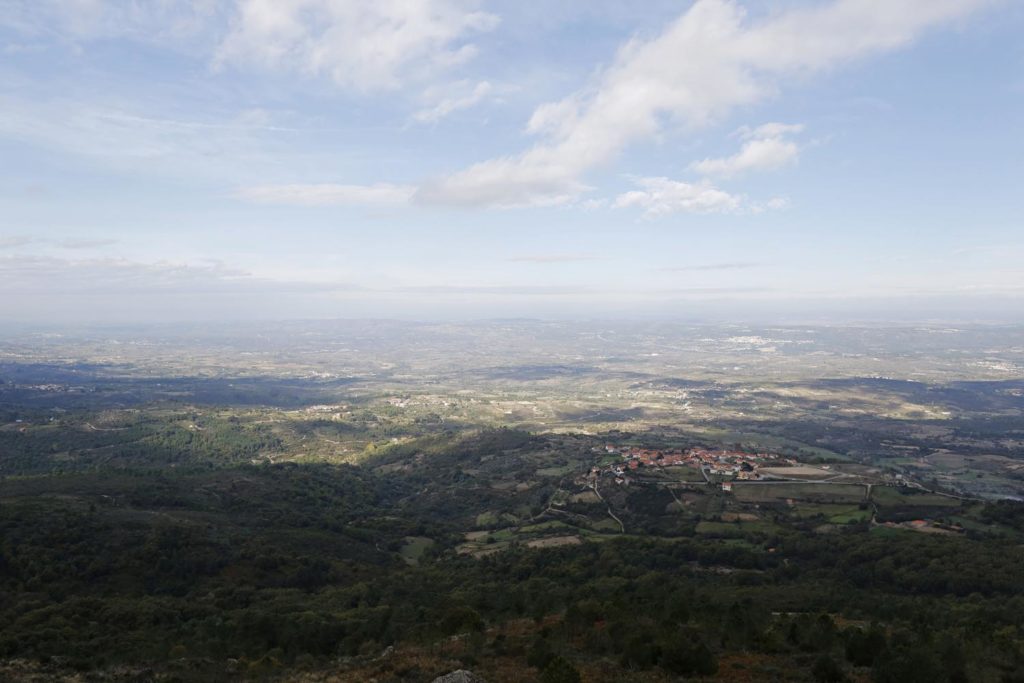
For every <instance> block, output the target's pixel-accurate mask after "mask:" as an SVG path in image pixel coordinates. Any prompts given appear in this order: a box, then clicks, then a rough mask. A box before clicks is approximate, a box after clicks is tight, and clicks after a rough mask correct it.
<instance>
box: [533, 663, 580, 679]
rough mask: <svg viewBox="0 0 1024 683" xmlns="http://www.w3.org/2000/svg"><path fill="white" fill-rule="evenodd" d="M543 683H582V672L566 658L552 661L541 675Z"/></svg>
mask: <svg viewBox="0 0 1024 683" xmlns="http://www.w3.org/2000/svg"><path fill="white" fill-rule="evenodd" d="M540 680H541V683H580V672H579V671H577V670H576V667H574V666H573V665H572V664H570V663H569V662H568V660H566V659H565V658H564V657H555V658H554V659H552V660H551V661H550V662H549V663H548V665H547V666H546V667H544V671H543V672H542V673H541V675H540Z"/></svg>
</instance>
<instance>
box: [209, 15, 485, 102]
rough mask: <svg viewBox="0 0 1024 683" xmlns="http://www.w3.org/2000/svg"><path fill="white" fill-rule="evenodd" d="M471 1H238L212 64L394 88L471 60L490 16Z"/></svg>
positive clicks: (353, 85) (367, 88) (342, 83)
mask: <svg viewBox="0 0 1024 683" xmlns="http://www.w3.org/2000/svg"><path fill="white" fill-rule="evenodd" d="M476 6H477V3H476V2H474V1H473V0H415V1H410V0H373V2H366V0H239V2H238V14H237V17H236V19H235V21H234V22H233V25H232V28H231V30H230V32H229V33H228V35H227V37H226V38H225V39H224V41H223V42H222V43H221V45H220V47H219V49H218V51H217V57H216V62H217V63H218V64H235V65H255V66H259V67H264V68H272V69H278V70H282V71H286V72H288V71H291V72H298V73H301V74H306V75H309V76H326V77H329V78H331V79H332V80H333V81H334V82H335V83H336V84H337V85H339V86H341V87H343V88H350V89H354V90H358V91H372V90H387V89H394V88H397V87H398V86H399V85H401V84H402V83H403V82H404V81H405V80H406V79H407V78H410V77H413V78H415V77H427V76H429V75H431V74H433V73H436V72H437V71H439V70H443V69H446V68H448V67H451V66H454V65H456V64H459V63H461V62H464V61H466V60H468V59H470V58H472V57H473V56H474V55H475V53H476V48H475V46H474V45H473V44H472V43H470V42H467V36H469V35H471V34H473V33H479V32H483V31H489V30H491V29H492V28H494V27H495V26H496V25H497V22H498V20H497V17H495V16H494V15H492V14H488V13H486V12H481V11H478V10H477V9H476Z"/></svg>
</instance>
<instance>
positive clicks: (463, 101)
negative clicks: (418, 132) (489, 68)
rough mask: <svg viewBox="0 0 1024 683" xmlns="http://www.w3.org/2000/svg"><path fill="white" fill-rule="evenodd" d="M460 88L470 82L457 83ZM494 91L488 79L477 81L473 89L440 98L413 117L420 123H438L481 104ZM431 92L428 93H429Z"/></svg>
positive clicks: (463, 87) (463, 88)
mask: <svg viewBox="0 0 1024 683" xmlns="http://www.w3.org/2000/svg"><path fill="white" fill-rule="evenodd" d="M456 87H457V88H458V89H460V90H465V89H466V88H467V87H468V84H467V83H466V82H465V81H463V82H462V83H458V84H456ZM493 91H494V87H493V86H492V85H491V84H490V83H488V82H487V81H481V82H479V83H477V84H476V85H475V86H474V87H473V89H472V90H469V91H467V92H462V93H460V94H458V95H455V96H451V97H443V98H440V99H439V100H438V101H437V103H436V104H434V105H432V106H430V107H427V108H425V109H421V110H420V111H418V112H416V113H415V114H413V118H414V119H415V120H417V121H419V122H420V123H436V122H438V121H440V120H441V119H443V118H444V117H446V116H448V115H449V114H452V113H454V112H457V111H459V110H461V109H469V108H470V107H475V106H476V105H478V104H480V102H482V101H483V100H484V98H486V97H487V96H488V95H490V94H491V93H492V92H493ZM429 94H430V93H428V95H429Z"/></svg>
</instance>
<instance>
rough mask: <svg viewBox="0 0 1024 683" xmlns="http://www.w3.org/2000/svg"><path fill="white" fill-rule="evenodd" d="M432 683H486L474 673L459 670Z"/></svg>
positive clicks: (439, 677)
mask: <svg viewBox="0 0 1024 683" xmlns="http://www.w3.org/2000/svg"><path fill="white" fill-rule="evenodd" d="M431 683H485V681H484V679H482V678H480V677H479V676H477V675H476V674H475V673H473V672H472V671H466V670H464V669H459V670H458V671H453V672H451V673H450V674H445V675H444V676H438V677H437V678H435V679H434V680H433V681H432V682H431Z"/></svg>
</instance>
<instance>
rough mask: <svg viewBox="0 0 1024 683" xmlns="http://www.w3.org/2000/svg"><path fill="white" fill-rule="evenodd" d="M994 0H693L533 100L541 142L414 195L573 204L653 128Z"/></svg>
mask: <svg viewBox="0 0 1024 683" xmlns="http://www.w3.org/2000/svg"><path fill="white" fill-rule="evenodd" d="M990 2H991V0H900V1H899V2H893V0H834V1H833V2H829V3H827V4H818V5H814V6H811V7H801V8H797V9H792V10H789V11H786V12H778V13H774V14H770V15H769V16H768V17H767V18H765V19H762V20H759V21H756V22H755V21H751V20H748V18H747V16H746V14H745V12H744V11H743V9H742V8H741V7H740V6H739V5H738V4H737V3H736V2H735V1H734V0H698V1H697V2H696V3H694V4H693V6H692V7H691V8H690V9H689V10H688V11H686V12H685V13H684V14H682V15H681V16H680V17H679V18H678V19H677V20H675V21H674V22H672V23H671V24H670V25H669V26H668V27H667V28H666V29H665V30H664V31H663V32H662V33H661V35H659V36H657V37H655V38H653V39H649V40H644V39H639V38H638V39H634V40H631V41H630V42H628V43H627V44H626V45H625V46H623V47H622V48H621V49H620V50H619V52H618V54H617V55H616V57H615V59H614V61H613V62H612V63H611V65H610V66H608V67H607V68H606V69H604V70H602V71H600V72H598V73H597V74H596V75H595V76H594V80H593V83H592V84H591V85H590V86H588V87H586V88H583V89H582V90H580V91H578V92H576V93H573V94H571V95H569V96H568V97H566V98H564V99H563V100H560V101H558V102H553V103H548V104H545V105H542V106H540V107H538V108H537V110H536V111H535V112H534V114H533V117H532V118H531V119H530V122H529V124H528V127H527V131H528V132H529V133H531V134H535V135H542V136H544V137H545V140H543V141H542V142H540V143H538V144H537V145H535V146H534V147H532V148H531V149H529V150H527V151H525V152H523V153H521V154H518V155H515V156H507V157H501V158H497V159H492V160H490V161H484V162H481V163H478V164H475V165H473V166H471V167H469V168H467V169H465V170H463V171H461V172H458V173H455V174H453V175H450V176H447V177H445V178H441V179H438V180H436V181H435V182H433V183H431V184H430V186H429V187H427V188H424V190H423V191H421V192H420V193H419V194H418V195H417V197H418V199H419V200H421V201H425V202H436V203H450V204H469V205H496V206H538V205H540V206H543V205H552V204H561V203H567V202H570V201H573V200H575V199H576V198H577V197H578V196H579V194H580V193H581V192H583V191H584V190H585V189H586V185H585V184H584V183H583V181H582V180H581V178H582V176H583V175H584V174H585V173H586V172H587V171H589V170H591V169H593V168H595V167H598V166H600V165H602V164H605V163H607V162H609V161H610V160H612V159H613V158H615V157H616V156H617V155H618V154H619V153H620V152H621V151H622V150H623V149H624V148H626V147H627V146H628V145H630V144H631V143H633V142H635V141H637V140H642V139H648V138H651V137H654V136H656V135H657V134H659V133H660V132H661V131H662V129H663V127H664V126H665V122H666V121H671V122H673V123H675V124H678V125H683V126H687V127H697V126H703V125H708V124H711V123H714V122H716V121H718V120H720V119H721V118H722V117H724V116H725V115H726V114H728V113H729V112H731V111H732V110H734V109H735V108H737V107H740V106H744V105H750V104H754V103H756V102H759V101H762V100H764V99H766V98H768V97H770V96H772V95H775V94H776V93H777V92H778V90H779V88H780V86H781V85H782V84H783V83H784V82H786V80H787V79H795V78H797V77H803V76H807V75H811V74H814V73H816V72H820V71H823V70H825V69H829V68H833V67H837V66H840V65H843V64H846V63H848V62H849V61H851V60H854V59H858V58H863V57H866V56H869V55H872V54H877V53H881V52H886V51H890V50H894V49H897V48H900V47H903V46H905V45H907V44H909V43H910V42H912V41H913V40H914V39H915V38H917V37H918V36H919V35H920V34H921V33H922V32H923V31H925V30H927V29H929V28H933V27H935V26H939V25H942V24H946V23H949V22H951V21H954V20H956V19H959V18H962V17H964V16H966V15H968V14H969V13H971V12H972V11H975V10H977V9H979V8H981V7H982V6H984V5H987V4H989V3H990ZM774 154H775V156H776V157H777V156H778V154H779V152H778V150H776V151H775V153H774ZM765 156H766V157H771V156H772V155H771V154H766V155H765Z"/></svg>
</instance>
